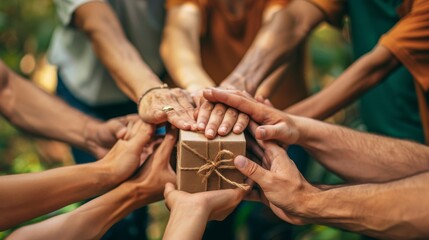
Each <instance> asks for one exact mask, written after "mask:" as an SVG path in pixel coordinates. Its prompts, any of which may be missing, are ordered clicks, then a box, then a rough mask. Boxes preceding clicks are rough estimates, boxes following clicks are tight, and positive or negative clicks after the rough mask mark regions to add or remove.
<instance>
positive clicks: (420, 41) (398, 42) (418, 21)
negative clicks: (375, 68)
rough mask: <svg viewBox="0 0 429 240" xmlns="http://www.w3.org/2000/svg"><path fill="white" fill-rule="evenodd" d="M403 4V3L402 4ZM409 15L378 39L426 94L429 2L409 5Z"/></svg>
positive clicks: (428, 68) (419, 1) (428, 50)
mask: <svg viewBox="0 0 429 240" xmlns="http://www.w3.org/2000/svg"><path fill="white" fill-rule="evenodd" d="M405 2H406V1H405ZM410 6H411V9H410V10H409V12H408V13H407V14H406V15H404V16H403V18H402V19H401V20H400V21H399V22H398V23H397V24H396V25H395V26H394V27H393V28H392V29H391V30H390V31H389V32H388V33H386V34H385V35H383V36H382V38H381V39H380V42H379V44H380V45H382V46H384V47H386V48H387V49H389V51H390V52H391V53H392V54H393V55H395V56H396V58H397V59H398V60H399V61H400V62H401V63H402V64H403V65H404V66H405V67H406V68H407V69H408V71H410V73H411V74H412V75H413V77H414V78H415V80H416V81H417V82H418V83H419V84H420V85H421V86H422V88H423V89H424V90H425V91H426V92H427V91H428V90H429V1H427V0H415V1H413V3H412V5H410Z"/></svg>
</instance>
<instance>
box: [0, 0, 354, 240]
mask: <svg viewBox="0 0 429 240" xmlns="http://www.w3.org/2000/svg"><path fill="white" fill-rule="evenodd" d="M56 24H57V20H56V17H55V14H54V6H53V3H52V1H51V0H10V1H0V58H1V59H2V60H3V61H4V62H5V63H6V64H7V65H8V66H9V67H11V68H12V69H13V70H14V71H16V72H18V73H20V74H28V73H30V74H31V72H28V73H27V72H23V71H22V70H23V69H24V68H23V66H22V64H23V59H25V60H28V59H29V58H30V60H31V59H34V60H35V62H38V60H39V58H40V57H41V56H43V54H44V53H46V50H47V48H48V46H49V41H50V37H51V35H52V32H53V29H54V27H55V26H56ZM343 35H344V33H343V32H340V31H338V30H336V29H333V28H330V27H327V26H326V25H322V26H321V27H320V29H319V30H318V31H316V32H315V33H314V34H313V35H312V36H311V37H310V39H309V45H308V49H309V53H310V56H311V58H310V59H311V60H310V62H311V65H312V67H311V68H310V69H309V70H308V71H309V74H308V76H309V87H310V91H311V92H312V93H315V92H317V91H320V89H322V88H323V87H325V86H326V85H327V84H329V83H330V82H332V81H333V80H334V79H335V78H336V77H337V76H338V75H339V74H341V72H342V71H343V70H344V69H345V68H346V67H347V66H348V65H349V64H350V62H351V49H350V45H349V44H348V42H347V41H345V40H344V38H343ZM24 56H26V57H24ZM27 77H29V76H27ZM351 109H352V110H350V109H349V110H347V111H342V112H340V113H339V114H337V118H336V119H334V120H333V121H336V122H346V123H347V124H348V125H351V126H354V127H357V126H358V125H359V124H358V123H359V121H357V119H358V117H357V116H358V115H357V113H356V111H355V110H353V108H351ZM338 116H340V117H338ZM350 116H351V117H350ZM338 119H339V120H338ZM50 167H52V166H51V165H49V164H48V165H47V164H46V163H45V162H44V161H43V159H42V158H41V157H40V154H39V153H38V151H37V148H36V144H35V143H34V140H33V139H32V138H29V137H28V136H26V135H23V134H22V133H21V132H19V131H17V130H15V129H14V128H13V127H12V126H10V125H9V124H8V123H6V122H5V120H4V119H2V118H0V175H5V174H16V173H29V172H38V171H42V170H45V169H48V168H50ZM306 176H307V178H308V179H309V180H311V181H313V182H321V183H338V182H340V181H341V180H340V179H339V178H338V177H336V176H334V175H333V174H330V173H328V172H327V171H326V170H325V169H324V168H323V167H321V166H320V165H319V164H317V163H315V162H314V161H313V162H312V165H311V167H310V168H309V170H308V172H307V174H306ZM77 206H78V204H72V205H70V206H67V207H65V208H63V209H60V210H58V211H55V212H53V213H51V214H48V215H47V216H43V217H39V218H37V219H34V220H32V221H30V222H29V223H34V222H37V221H41V220H44V219H46V218H48V217H52V216H54V215H57V214H60V213H64V212H67V211H71V210H73V209H75V208H76V207H77ZM249 211H252V208H249V207H246V208H243V211H241V213H239V214H238V216H239V217H238V218H237V221H236V228H237V230H238V235H239V236H240V238H245V236H246V234H245V233H242V229H243V228H244V230H245V227H246V226H244V225H245V223H244V222H245V219H246V216H247V215H248V213H249ZM150 213H151V219H152V220H153V221H152V223H151V224H150V227H149V229H148V233H149V235H150V236H151V238H152V239H159V238H160V237H161V236H162V232H163V229H164V226H165V224H166V220H167V217H168V214H167V212H166V210H165V207H164V206H163V204H162V203H157V204H155V205H153V206H151V208H150ZM26 224H28V223H26ZM17 227H19V226H17ZM10 232H11V230H9V231H5V232H0V239H3V238H5V236H7V235H8V234H9V233H10ZM295 232H296V234H295V238H296V239H302V240H319V239H334V240H335V239H351V240H358V239H360V238H361V237H360V236H359V235H357V234H353V233H349V232H345V231H341V230H338V229H334V228H329V227H325V226H317V225H311V226H304V227H296V231H295Z"/></svg>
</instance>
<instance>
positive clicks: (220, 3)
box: [167, 0, 306, 107]
mask: <svg viewBox="0 0 429 240" xmlns="http://www.w3.org/2000/svg"><path fill="white" fill-rule="evenodd" d="M226 1H229V0H168V1H167V9H169V8H171V7H173V6H175V5H179V4H183V3H189V2H190V3H194V4H196V5H197V6H198V7H199V9H200V11H201V16H202V19H201V21H202V22H201V26H202V27H201V35H200V37H201V40H200V44H201V58H202V64H203V67H204V69H205V71H206V72H207V73H208V74H209V76H210V77H211V78H212V79H213V80H214V81H215V82H216V84H220V83H221V82H222V81H223V80H224V79H225V78H226V77H227V76H228V75H229V74H230V73H231V72H232V71H233V70H234V68H235V67H236V66H237V64H238V63H239V62H240V60H241V59H242V58H243V56H244V54H245V53H246V51H247V50H248V49H249V47H250V45H251V44H252V42H253V40H254V39H255V37H256V35H257V33H258V31H259V29H260V28H261V26H262V20H263V13H264V10H265V9H266V8H267V7H269V6H271V5H273V4H277V5H280V6H284V5H286V4H287V3H288V2H289V1H290V0H243V1H244V6H245V7H244V11H243V14H241V16H237V15H236V14H233V13H232V12H231V10H229V9H228V6H227V4H225V3H226ZM303 59H304V57H303V56H301V57H299V58H298V59H297V62H299V67H298V66H294V67H295V68H294V70H293V71H292V73H291V74H289V75H288V78H289V77H290V78H294V79H295V81H296V82H298V81H300V82H301V83H299V84H294V85H296V86H293V87H292V86H291V84H290V82H291V81H289V83H287V82H288V80H285V81H284V84H283V83H282V85H283V86H280V87H279V90H278V91H277V92H278V93H273V95H278V96H277V97H272V98H271V100H273V101H274V105H276V106H278V107H286V106H287V105H290V104H291V102H297V101H298V100H301V99H302V98H304V97H305V96H306V89H305V81H304V72H303V69H304V64H303V62H304V61H303ZM261 61H263V60H261ZM287 85H289V88H288V87H287ZM297 88H299V89H297ZM280 89H282V90H283V92H282V94H281V93H280V92H281V91H280ZM292 89H295V90H296V91H295V92H292V91H291V90H292ZM276 90H277V89H276ZM288 90H289V91H291V93H290V94H289V96H290V97H289V100H291V101H287V100H286V99H287V98H285V97H284V96H285V94H287V91H288ZM273 95H271V96H273ZM273 98H276V99H273Z"/></svg>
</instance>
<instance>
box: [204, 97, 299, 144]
mask: <svg viewBox="0 0 429 240" xmlns="http://www.w3.org/2000/svg"><path fill="white" fill-rule="evenodd" d="M204 97H205V98H206V99H207V100H209V101H211V102H220V103H223V104H226V105H228V106H231V107H233V108H235V109H237V110H239V111H241V112H244V113H246V114H248V115H249V116H250V118H252V119H253V120H254V121H255V122H257V123H259V124H262V126H258V127H255V128H252V130H253V132H254V135H255V137H256V139H258V140H270V139H275V140H278V141H280V142H281V143H282V144H287V145H289V144H297V143H298V141H299V140H300V137H301V135H302V134H303V133H302V132H301V131H299V129H298V127H297V125H296V123H295V119H296V117H293V116H290V115H287V114H286V113H284V112H282V111H280V110H277V109H275V108H273V107H270V106H267V105H266V104H265V103H262V102H259V101H257V100H255V99H253V98H252V97H250V96H249V95H247V94H245V93H243V92H241V91H237V90H221V89H208V90H204Z"/></svg>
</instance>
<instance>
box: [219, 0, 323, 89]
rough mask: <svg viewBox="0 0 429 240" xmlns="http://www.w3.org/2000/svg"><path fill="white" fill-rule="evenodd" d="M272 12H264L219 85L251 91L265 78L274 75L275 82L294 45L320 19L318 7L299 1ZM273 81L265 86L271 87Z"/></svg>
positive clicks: (320, 13)
mask: <svg viewBox="0 0 429 240" xmlns="http://www.w3.org/2000/svg"><path fill="white" fill-rule="evenodd" d="M275 11H276V13H275V14H273V16H272V17H271V16H270V13H269V12H267V13H266V19H265V21H264V25H263V27H262V28H261V30H260V31H259V33H258V35H257V37H256V38H255V40H254V42H253V44H252V46H251V47H250V48H249V50H248V51H247V52H246V55H245V56H244V57H243V59H242V60H241V62H240V63H239V64H238V66H237V67H236V68H235V70H234V71H233V72H232V73H231V74H230V75H229V76H228V77H227V78H226V79H225V81H224V82H223V83H222V84H223V85H233V86H241V87H239V88H238V89H240V90H246V91H247V92H249V93H251V94H254V93H255V92H256V90H257V88H258V86H259V85H260V84H261V83H262V82H263V81H264V80H265V79H268V78H272V77H274V80H276V81H278V80H279V79H278V77H279V76H281V72H284V71H285V70H286V68H287V67H288V63H289V62H290V61H291V59H292V58H293V56H294V52H295V49H296V48H297V46H298V45H299V44H301V43H302V42H303V40H304V39H305V38H306V37H307V35H308V34H309V33H310V32H311V30H312V29H313V28H314V27H316V26H317V25H318V24H319V23H320V22H322V21H323V20H324V16H323V13H322V11H321V10H320V9H319V8H317V7H315V6H314V5H313V4H311V3H308V2H306V1H303V0H296V1H292V2H291V3H290V4H289V5H288V6H287V7H286V8H283V9H281V10H277V9H275ZM274 82H275V81H274ZM274 82H271V83H269V85H271V86H268V87H273V86H274V85H273V84H274Z"/></svg>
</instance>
